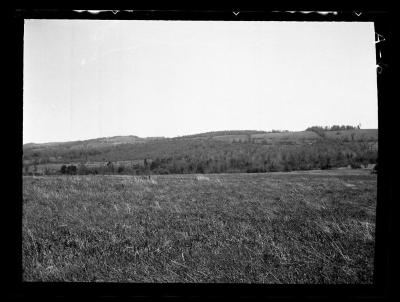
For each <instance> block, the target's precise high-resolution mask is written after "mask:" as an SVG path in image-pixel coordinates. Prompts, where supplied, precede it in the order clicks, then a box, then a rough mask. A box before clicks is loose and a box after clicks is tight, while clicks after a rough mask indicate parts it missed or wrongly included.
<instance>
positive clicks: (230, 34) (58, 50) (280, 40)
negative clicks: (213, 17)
mask: <svg viewBox="0 0 400 302" xmlns="http://www.w3.org/2000/svg"><path fill="white" fill-rule="evenodd" d="M376 85H377V84H376V63H375V42H374V25H373V23H370V22H260V21H257V22H254V21H249V22H242V21H240V22H226V21H223V22H222V21H122V20H121V21H108V20H107V21H106V20H101V21H100V20H25V33H24V99H23V102H24V104H23V106H24V107H23V116H24V117H23V142H24V143H28V142H36V143H40V142H52V141H68V140H82V139H90V138H97V137H105V136H116V135H137V136H141V137H148V136H167V137H173V136H180V135H186V134H195V133H200V132H206V131H217V130H240V129H243V130H245V129H246V130H267V131H268V130H271V129H287V130H295V131H299V130H304V129H305V128H307V127H308V126H312V125H334V124H340V125H341V124H346V125H347V124H349V125H357V124H359V123H361V128H377V125H378V123H377V119H378V118H377V108H378V107H377V87H376Z"/></svg>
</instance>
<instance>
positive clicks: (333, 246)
mask: <svg viewBox="0 0 400 302" xmlns="http://www.w3.org/2000/svg"><path fill="white" fill-rule="evenodd" d="M376 184H377V176H376V175H373V174H371V173H370V172H369V171H368V170H362V169H335V170H322V171H321V170H320V171H313V170H312V171H296V172H274V173H248V174H246V173H243V174H242V173H234V174H201V175H195V174H182V175H152V176H151V177H150V179H148V178H146V177H145V176H129V175H53V176H39V177H38V176H24V177H23V217H22V218H23V219H22V220H23V221H22V223H23V242H22V258H23V259H22V260H23V280H24V281H80V282H90V281H98V282H200V283H202V282H205V283H226V282H237V283H285V284H287V283H291V284H292V283H303V284H304V283H311V284H315V283H325V284H326V283H335V284H337V283H351V284H354V283H357V284H361V283H372V281H373V259H374V244H375V207H376V192H377V186H376Z"/></svg>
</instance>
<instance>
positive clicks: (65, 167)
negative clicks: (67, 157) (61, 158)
mask: <svg viewBox="0 0 400 302" xmlns="http://www.w3.org/2000/svg"><path fill="white" fill-rule="evenodd" d="M60 172H61V174H65V173H67V166H66V165H62V166H61V169H60Z"/></svg>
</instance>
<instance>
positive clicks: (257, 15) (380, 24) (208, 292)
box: [3, 9, 396, 299]
mask: <svg viewBox="0 0 400 302" xmlns="http://www.w3.org/2000/svg"><path fill="white" fill-rule="evenodd" d="M24 19H90V20H92V19H93V20H218V21H238V22H240V21H256V20H257V21H307V22H313V21H325V22H341V21H346V22H374V25H375V40H376V41H375V42H376V44H375V45H376V61H377V87H378V136H379V140H378V152H379V174H378V194H377V209H376V239H375V245H376V246H375V260H374V261H375V262H374V283H373V284H371V285H357V284H343V285H341V284H335V285H289V284H282V285H268V284H265V285H264V284H186V283H185V284H183V283H182V284H181V283H167V284H161V283H154V284H152V283H73V282H23V281H22V175H21V173H22V160H21V159H22V109H23V31H24ZM393 25H394V15H393V14H392V13H390V12H386V11H369V12H368V11H342V10H338V11H336V14H333V13H327V14H325V13H319V12H309V13H305V12H300V11H293V12H283V11H260V10H245V9H237V10H236V9H227V10H208V11H207V10H140V9H138V10H135V9H134V10H129V9H127V10H114V11H111V10H109V11H106V12H100V13H96V14H93V13H90V12H87V11H82V12H77V11H73V10H70V9H65V10H63V9H53V10H51V9H49V10H45V9H15V10H14V11H13V12H12V13H11V14H10V18H9V22H8V24H7V27H6V30H7V31H8V32H9V34H10V35H11V37H10V38H11V39H10V42H9V43H8V44H7V45H8V49H9V50H10V54H9V58H12V59H10V60H8V59H6V61H8V62H6V64H7V63H8V64H10V65H11V66H10V72H9V75H8V79H7V80H6V83H9V84H8V85H7V86H8V87H7V89H11V91H10V96H9V97H7V99H4V100H3V102H4V103H5V106H6V108H4V114H5V115H7V116H6V120H7V122H6V126H5V127H3V131H5V132H7V135H9V138H7V144H4V145H3V148H7V149H9V150H7V151H8V152H9V154H7V156H8V157H7V158H4V157H3V158H4V159H5V161H6V170H5V171H4V172H5V173H6V175H3V176H6V177H7V181H8V182H10V184H8V183H7V184H6V189H7V190H9V191H10V192H9V195H8V196H9V197H8V198H5V199H3V205H5V206H6V208H5V209H4V212H3V215H4V216H6V220H5V221H6V224H5V227H4V228H3V230H5V232H6V235H7V236H6V237H7V238H6V239H7V241H6V244H5V245H4V246H3V249H6V250H7V252H8V255H7V258H5V260H6V266H7V272H6V273H5V274H4V276H5V277H6V278H7V279H8V280H7V282H6V284H4V285H6V289H7V292H8V295H9V296H10V297H15V298H30V297H34V296H35V297H38V298H42V297H48V298H49V297H73V296H74V297H75V296H79V297H89V296H97V297H115V296H129V297H133V298H141V297H145V298H147V297H220V296H227V297H263V298H268V297H270V298H273V297H280V298H293V299H294V298H298V297H303V298H318V297H334V298H341V297H350V298H351V297H354V298H384V297H385V296H387V295H388V294H389V293H390V291H391V289H392V285H393V284H392V282H393V281H392V278H391V276H392V274H393V271H391V268H392V265H393V264H392V263H393V255H392V247H393V244H394V243H393V241H394V240H395V238H396V237H395V236H394V232H393V227H392V226H393V224H392V215H393V212H394V211H393V210H394V196H393V195H394V194H393V193H394V190H393V177H392V172H391V171H392V169H393V168H394V164H395V161H394V154H393V152H394V148H393V147H392V146H391V143H392V142H394V141H395V137H396V136H394V134H392V133H391V132H392V131H393V121H394V117H392V114H394V110H393V106H394V100H393V96H392V95H393V60H392V59H393V52H394V51H393V44H394V41H393V40H394V35H393ZM11 128H12V129H13V130H14V131H15V132H12V131H11V130H10V129H11ZM10 142H11V143H12V148H9V145H10Z"/></svg>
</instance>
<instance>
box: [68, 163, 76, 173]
mask: <svg viewBox="0 0 400 302" xmlns="http://www.w3.org/2000/svg"><path fill="white" fill-rule="evenodd" d="M76 171H77V169H76V166H74V165H69V166H68V167H67V170H66V172H67V174H76Z"/></svg>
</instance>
